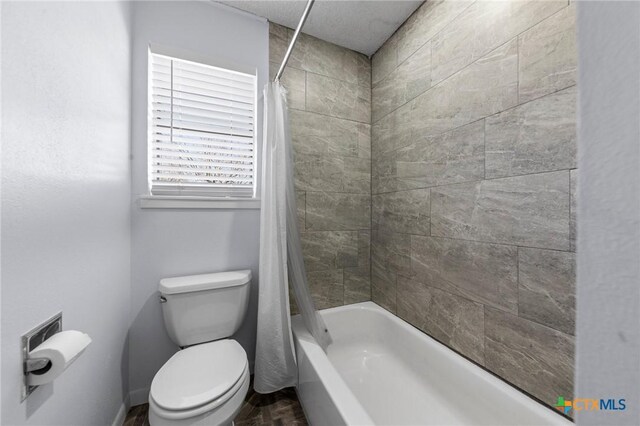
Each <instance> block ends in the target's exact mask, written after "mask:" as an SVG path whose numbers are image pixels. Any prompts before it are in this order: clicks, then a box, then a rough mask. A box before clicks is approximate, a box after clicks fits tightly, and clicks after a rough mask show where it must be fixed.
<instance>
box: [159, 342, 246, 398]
mask: <svg viewBox="0 0 640 426" xmlns="http://www.w3.org/2000/svg"><path fill="white" fill-rule="evenodd" d="M246 367H247V354H246V353H245V351H244V349H242V346H240V344H238V342H236V341H235V340H230V339H225V340H219V341H216V342H211V343H204V344H201V345H196V346H191V347H188V348H186V349H183V350H181V351H179V352H177V353H176V354H175V355H174V356H172V357H171V358H170V359H169V361H167V362H166V364H165V365H163V366H162V368H161V369H160V371H158V373H157V374H156V375H155V377H154V378H153V382H152V383H151V397H152V398H153V400H154V401H155V403H156V404H158V405H159V406H160V407H162V408H164V409H166V410H189V409H192V408H196V407H198V406H201V405H204V404H207V403H209V402H211V401H213V400H215V399H218V398H219V397H221V396H222V395H224V394H225V393H226V392H227V391H228V390H229V389H231V388H232V387H233V385H234V384H236V382H237V381H238V380H240V377H241V376H242V373H243V372H244V370H245V368H246Z"/></svg>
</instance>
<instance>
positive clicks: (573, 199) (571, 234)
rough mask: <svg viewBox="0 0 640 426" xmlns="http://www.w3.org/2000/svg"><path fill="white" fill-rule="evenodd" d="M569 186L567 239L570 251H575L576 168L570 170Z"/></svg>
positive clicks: (576, 219)
mask: <svg viewBox="0 0 640 426" xmlns="http://www.w3.org/2000/svg"><path fill="white" fill-rule="evenodd" d="M569 179H570V181H571V183H570V186H571V208H570V210H571V216H570V218H569V240H570V242H571V251H576V240H577V223H578V218H577V216H578V202H577V196H578V170H577V169H575V170H571V172H570V178H569Z"/></svg>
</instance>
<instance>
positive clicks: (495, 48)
mask: <svg viewBox="0 0 640 426" xmlns="http://www.w3.org/2000/svg"><path fill="white" fill-rule="evenodd" d="M478 1H482V0H477V1H475V2H474V3H472V4H471V5H469V6H468V7H467V8H466V9H468V8H469V7H471V6H472V5H473V4H476V3H477V2H478ZM567 7H569V6H565V7H562V8H561V9H559V10H557V11H556V12H554V13H553V14H551V15H549V16H547V17H546V18H544V19H542V20H540V21H538V22H536V23H535V24H533V25H531V26H530V27H528V28H526V29H525V30H523V31H521V32H519V33H518V34H515V35H514V36H513V37H511V38H510V39H509V40H507V41H506V42H504V43H501V44H500V45H498V46H496V47H494V48H492V49H491V50H490V51H488V52H487V53H485V54H484V55H482V56H480V57H478V58H477V59H475V60H474V61H473V62H471V63H469V64H467V65H465V66H464V67H462V68H460V69H459V70H457V71H455V72H454V73H452V74H450V75H448V76H447V77H445V78H444V79H442V80H439V81H438V82H437V83H436V84H434V85H431V86H430V87H429V88H428V89H426V90H425V91H423V92H421V93H420V94H418V95H416V96H415V97H414V98H412V99H409V100H408V101H407V102H405V103H404V104H402V105H400V106H398V107H397V108H394V109H393V110H391V111H389V112H388V113H386V114H385V115H383V116H382V117H380V118H378V119H377V120H375V122H374V121H372V122H371V125H373V124H375V123H377V122H378V121H380V120H382V119H383V118H385V117H386V116H387V115H389V114H392V113H393V112H395V111H397V110H398V109H400V108H402V107H403V106H405V105H406V104H408V103H410V102H412V101H413V100H414V99H416V98H418V97H420V96H422V95H424V94H425V93H427V92H428V91H430V90H431V89H432V88H434V87H437V86H439V85H440V84H441V83H443V82H445V81H447V80H449V79H450V78H451V77H453V76H454V75H456V74H458V73H459V72H461V71H463V70H465V69H466V68H468V67H470V66H471V65H473V64H475V63H476V62H478V61H479V60H480V59H482V58H484V57H485V56H487V55H489V54H490V53H492V52H493V51H495V50H497V49H499V48H501V47H502V46H504V45H505V44H507V43H509V42H511V41H513V40H514V39H515V40H516V43H518V40H517V39H518V38H519V37H520V36H521V35H522V34H524V33H525V32H527V31H529V30H531V29H532V28H534V27H535V26H537V25H539V24H540V23H542V22H544V21H546V20H547V19H549V18H551V17H553V16H555V15H556V14H558V13H560V12H562V11H563V10H564V9H565V8H567ZM466 9H465V11H466ZM462 13H464V11H463V12H461V13H460V14H462ZM458 16H460V15H457V16H456V18H455V19H457V18H458ZM455 19H454V20H455ZM452 23H453V21H451V22H449V23H448V24H447V25H446V26H445V27H443V29H442V30H440V31H439V32H438V33H436V34H435V35H434V36H433V37H431V38H430V39H429V40H427V41H426V42H425V43H424V44H426V43H428V42H429V41H431V40H432V39H433V38H434V37H435V36H437V35H438V34H440V32H441V31H443V30H444V28H446V27H447V26H449V25H451V24H452ZM424 44H423V45H422V46H424ZM422 46H420V48H421V47H422ZM420 48H419V49H420ZM419 49H418V50H419ZM432 50H433V46H432ZM416 51H417V50H416ZM414 53H415V52H414ZM411 55H413V53H412V54H411ZM516 56H519V52H518V54H517V55H516ZM407 59H409V57H407ZM407 59H405V61H406V60H407ZM405 61H402V63H404V62H405ZM399 66H400V64H399V65H398V67H399ZM431 67H433V63H431ZM574 85H575V84H574ZM518 90H519V88H518ZM561 90H563V89H561ZM552 93H555V92H552ZM543 96H546V95H543ZM535 99H539V98H535ZM535 99H531V100H535ZM531 100H529V101H531ZM518 101H519V99H518ZM529 101H527V102H529ZM372 103H373V102H372ZM524 103H526V102H524ZM524 103H523V104H524ZM523 104H520V103H518V105H516V106H519V105H523ZM505 111H506V110H505Z"/></svg>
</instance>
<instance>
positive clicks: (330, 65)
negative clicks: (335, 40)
mask: <svg viewBox="0 0 640 426" xmlns="http://www.w3.org/2000/svg"><path fill="white" fill-rule="evenodd" d="M288 66H292V67H294V68H298V69H301V70H304V71H309V72H312V73H315V74H320V75H324V76H328V77H333V78H336V79H339V80H343V81H346V82H349V83H355V84H359V85H364V86H367V87H370V85H371V64H370V62H369V59H368V58H367V57H366V56H365V55H363V54H361V53H357V52H354V51H352V50H349V49H345V48H344V47H340V46H337V45H335V44H332V43H329V42H326V41H323V40H320V39H318V38H316V37H313V36H310V35H308V34H304V33H301V34H300V37H299V38H298V41H297V42H296V45H295V47H294V49H293V52H292V54H291V58H290V59H289V64H288Z"/></svg>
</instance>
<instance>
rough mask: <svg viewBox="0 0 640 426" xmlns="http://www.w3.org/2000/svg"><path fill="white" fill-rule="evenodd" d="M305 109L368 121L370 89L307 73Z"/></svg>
mask: <svg viewBox="0 0 640 426" xmlns="http://www.w3.org/2000/svg"><path fill="white" fill-rule="evenodd" d="M306 109H307V111H311V112H317V113H319V114H324V115H329V116H332V117H338V118H345V119H347V120H354V121H359V122H361V123H369V122H370V120H371V89H370V88H369V87H367V86H361V85H358V84H355V83H349V82H346V81H342V80H336V79H334V78H330V77H325V76H322V75H319V74H312V73H307V104H306Z"/></svg>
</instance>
